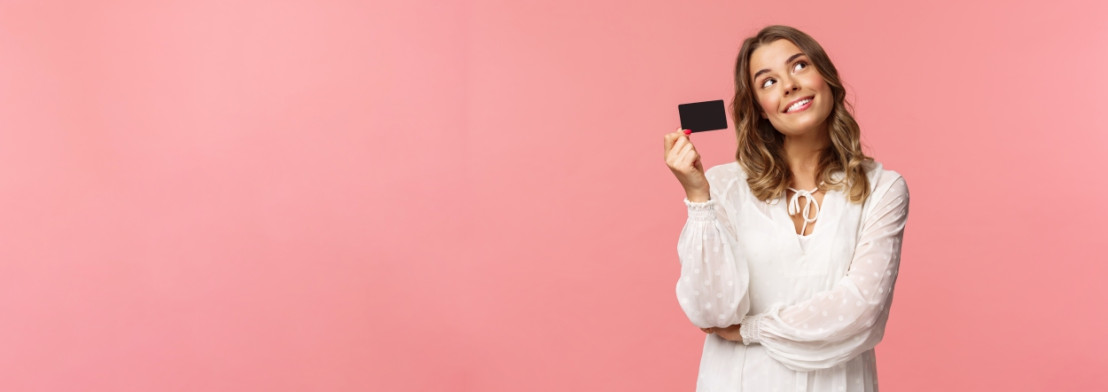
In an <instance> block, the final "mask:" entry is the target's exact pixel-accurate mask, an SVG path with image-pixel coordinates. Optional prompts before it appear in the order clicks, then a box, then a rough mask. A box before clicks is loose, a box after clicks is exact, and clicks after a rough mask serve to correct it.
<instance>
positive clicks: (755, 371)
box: [665, 26, 908, 391]
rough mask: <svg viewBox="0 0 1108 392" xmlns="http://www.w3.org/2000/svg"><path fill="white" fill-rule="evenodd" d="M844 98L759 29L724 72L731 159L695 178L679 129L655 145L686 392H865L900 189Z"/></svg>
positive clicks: (790, 31)
mask: <svg viewBox="0 0 1108 392" xmlns="http://www.w3.org/2000/svg"><path fill="white" fill-rule="evenodd" d="M845 96H846V91H845V90H844V89H843V84H842V82H841V81H840V80H839V76H838V72H837V71H836V70H835V67H834V65H832V64H831V60H830V59H829V58H828V57H827V54H826V53H824V51H823V48H821V47H820V45H819V44H818V43H817V42H816V41H815V40H813V39H812V38H811V37H809V36H808V35H807V34H805V33H803V32H801V31H799V30H796V29H794V28H791V27H785V26H770V27H766V28H765V29H763V30H762V31H760V32H759V33H758V34H757V35H756V36H754V37H751V38H748V39H746V40H745V41H744V42H743V45H742V48H741V49H740V51H739V56H738V60H737V61H736V65H735V97H734V100H733V101H732V104H731V109H732V115H733V119H734V121H735V128H736V134H737V137H738V145H739V147H738V153H737V154H736V158H737V160H736V161H735V162H731V163H727V164H723V165H719V166H715V167H712V168H711V169H708V170H707V171H705V170H704V168H703V166H702V165H701V163H700V155H699V154H698V153H697V151H696V148H695V147H693V144H692V142H691V141H690V140H689V133H688V131H684V132H682V131H677V132H673V133H670V134H667V135H666V136H665V159H666V164H667V165H668V166H669V168H670V170H671V171H672V172H673V174H674V175H675V176H676V177H677V179H678V181H679V182H680V183H681V185H682V186H683V187H684V189H685V195H686V198H685V204H686V206H687V208H688V220H687V221H686V223H685V227H684V229H683V230H682V231H681V236H680V238H679V239H678V242H677V250H678V256H679V258H680V261H681V277H680V278H679V280H678V283H677V297H678V301H679V303H680V304H681V308H682V309H683V310H684V311H685V314H686V315H687V316H688V318H689V320H690V321H692V323H693V324H694V325H696V326H697V327H700V328H701V329H702V330H703V331H704V332H706V333H708V336H707V338H706V340H705V342H704V352H703V355H702V357H701V361H700V375H699V377H698V379H697V390H698V391H774V390H780V391H875V390H877V373H876V357H875V355H874V350H873V349H874V346H876V345H877V343H878V342H880V341H881V338H882V336H883V335H884V332H885V321H886V320H887V319H888V316H889V306H890V304H891V303H892V292H893V284H894V283H895V281H896V277H897V269H898V266H899V263H900V244H901V239H902V238H903V234H904V225H905V222H906V220H907V217H908V188H907V185H906V184H905V181H904V179H903V178H902V177H901V176H900V175H899V174H897V173H896V172H894V171H890V170H885V169H884V168H883V167H882V165H881V164H879V163H876V162H874V161H873V159H872V158H869V157H867V156H866V155H865V154H863V153H862V149H861V142H860V134H859V129H858V124H857V123H856V122H855V121H854V118H853V117H852V116H851V114H850V111H849V108H848V107H847V105H846V103H845V102H844V98H845Z"/></svg>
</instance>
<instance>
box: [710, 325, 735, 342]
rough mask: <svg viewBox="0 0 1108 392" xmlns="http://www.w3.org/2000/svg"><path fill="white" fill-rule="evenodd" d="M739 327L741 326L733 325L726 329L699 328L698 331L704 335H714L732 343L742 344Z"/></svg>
mask: <svg viewBox="0 0 1108 392" xmlns="http://www.w3.org/2000/svg"><path fill="white" fill-rule="evenodd" d="M741 326H742V324H735V325H732V326H730V327H727V328H701V329H700V330H701V331H704V333H714V334H716V335H719V337H721V338H724V339H726V340H730V341H732V342H736V343H742V342H743V337H742V335H740V334H739V327H741Z"/></svg>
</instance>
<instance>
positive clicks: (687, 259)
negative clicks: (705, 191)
mask: <svg viewBox="0 0 1108 392" xmlns="http://www.w3.org/2000/svg"><path fill="white" fill-rule="evenodd" d="M721 169H722V170H721ZM705 174H706V176H707V177H708V183H709V186H710V192H711V193H710V197H709V200H708V201H706V202H700V203H694V202H690V201H689V200H688V199H685V206H686V207H687V208H688V213H689V215H688V219H687V220H686V221H685V227H684V228H683V229H682V230H681V236H680V238H678V240H677V255H678V259H679V260H680V262H681V276H680V278H678V281H677V300H678V303H680V305H681V309H682V310H684V312H685V315H686V316H688V318H689V321H691V322H692V323H693V324H694V325H696V326H697V327H701V328H709V327H728V326H731V325H734V324H738V323H739V321H740V320H742V317H743V315H745V314H746V313H747V312H748V311H749V310H750V299H749V298H748V297H747V287H748V283H749V282H750V275H749V273H748V269H747V265H746V263H745V262H742V261H741V260H738V258H737V257H736V253H737V252H736V251H735V230H734V228H733V226H732V225H731V220H730V217H729V216H728V205H729V204H730V203H732V202H733V201H734V200H733V198H734V197H735V195H734V193H735V192H732V187H731V186H729V184H733V183H734V181H736V180H738V179H737V178H734V177H733V175H729V174H734V171H733V170H726V169H725V168H720V167H718V166H717V167H714V168H712V170H709V171H708V172H707V173H705Z"/></svg>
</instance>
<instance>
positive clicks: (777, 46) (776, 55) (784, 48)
mask: <svg viewBox="0 0 1108 392" xmlns="http://www.w3.org/2000/svg"><path fill="white" fill-rule="evenodd" d="M797 53H803V52H802V51H801V50H800V48H799V47H797V46H796V44H794V43H792V41H789V40H787V39H784V38H782V39H779V40H776V41H773V42H770V43H768V44H765V45H762V46H760V47H758V49H754V53H751V54H750V75H751V76H753V75H754V74H755V73H757V72H758V71H760V70H763V69H769V70H773V69H777V68H780V67H784V66H785V62H787V61H788V60H789V57H792V56H793V55H795V54H797Z"/></svg>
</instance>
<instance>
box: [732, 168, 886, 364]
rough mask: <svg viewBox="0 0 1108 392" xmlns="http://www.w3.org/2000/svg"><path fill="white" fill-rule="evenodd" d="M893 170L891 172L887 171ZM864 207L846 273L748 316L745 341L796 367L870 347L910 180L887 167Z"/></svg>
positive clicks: (880, 330)
mask: <svg viewBox="0 0 1108 392" xmlns="http://www.w3.org/2000/svg"><path fill="white" fill-rule="evenodd" d="M889 173H891V174H889ZM886 177H887V178H883V180H884V182H885V183H884V184H882V183H880V182H878V183H877V185H876V187H875V189H874V192H873V193H872V194H871V195H870V197H871V198H873V199H870V200H869V202H872V203H873V205H871V206H869V205H867V206H866V207H872V208H871V209H867V210H864V212H863V222H862V226H861V229H860V234H859V239H858V243H857V247H856V248H855V250H854V257H853V259H852V260H851V263H850V267H849V268H848V270H847V273H846V276H844V277H843V278H842V279H840V280H839V281H838V282H836V283H835V286H834V287H833V288H831V289H830V290H827V291H823V292H820V293H817V294H815V295H813V296H812V298H809V299H807V300H805V301H801V302H798V303H795V304H792V305H788V306H779V307H775V308H773V309H770V310H769V311H767V312H765V313H761V314H758V315H752V316H747V317H745V318H744V320H743V321H742V326H741V327H740V329H739V333H740V335H741V336H742V338H743V343H744V344H761V345H762V346H763V347H765V349H766V351H767V353H768V354H769V355H770V356H771V357H773V358H774V359H776V360H777V361H779V362H781V363H782V364H783V365H785V366H786V367H788V368H790V369H793V370H797V371H812V370H818V369H826V368H830V367H833V366H835V365H838V364H840V363H842V362H845V361H848V360H850V359H851V358H854V357H855V356H857V355H859V354H861V353H863V352H865V351H867V350H869V349H872V348H873V347H874V346H876V345H877V343H878V342H880V341H881V338H882V337H883V336H884V334H885V321H886V320H888V317H889V307H890V305H891V304H892V298H893V285H894V283H895V282H896V277H897V271H898V269H899V266H900V245H901V241H902V239H903V237H904V225H905V222H906V221H907V219H908V186H907V184H906V183H905V181H904V179H903V178H902V177H900V176H899V175H898V174H895V172H886ZM867 204H869V203H867Z"/></svg>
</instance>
